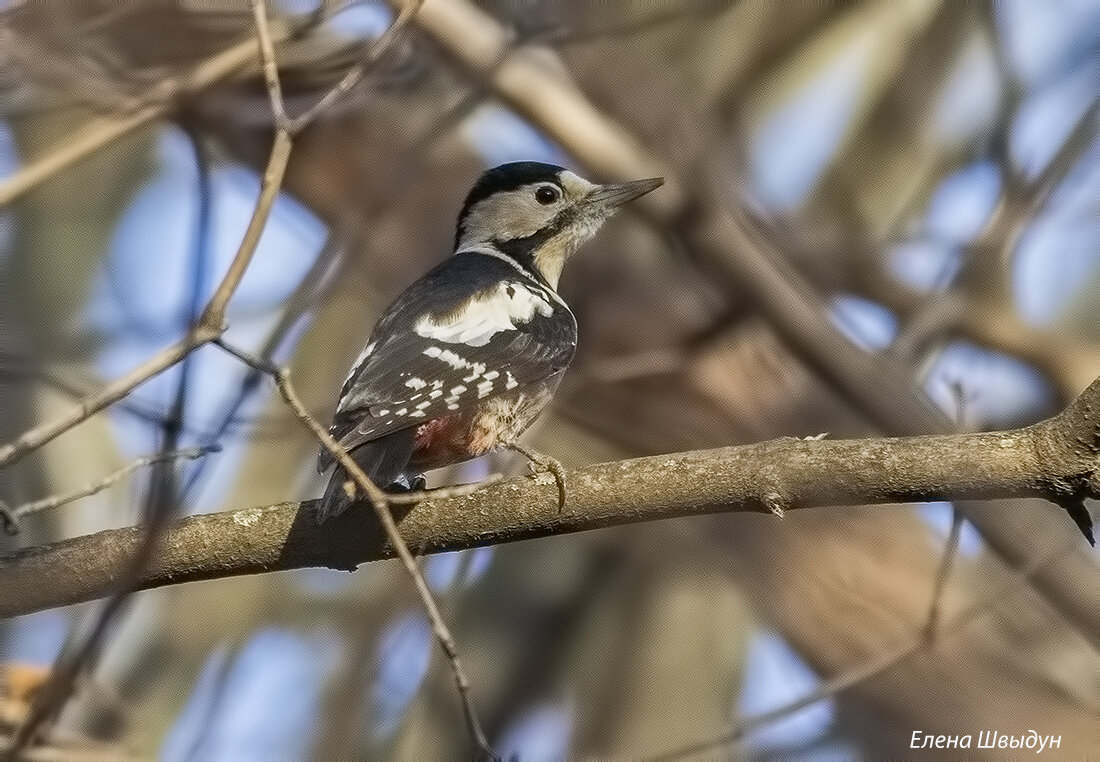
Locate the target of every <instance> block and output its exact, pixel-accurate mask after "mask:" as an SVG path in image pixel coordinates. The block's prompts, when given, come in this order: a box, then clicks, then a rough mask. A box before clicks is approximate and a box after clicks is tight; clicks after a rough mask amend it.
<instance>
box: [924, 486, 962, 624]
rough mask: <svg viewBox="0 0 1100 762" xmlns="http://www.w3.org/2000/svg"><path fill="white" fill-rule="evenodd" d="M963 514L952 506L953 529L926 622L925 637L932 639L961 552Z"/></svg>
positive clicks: (933, 586) (945, 547)
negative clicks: (956, 559) (949, 581)
mask: <svg viewBox="0 0 1100 762" xmlns="http://www.w3.org/2000/svg"><path fill="white" fill-rule="evenodd" d="M962 526H963V515H962V513H961V512H960V511H959V509H958V508H956V507H955V506H954V505H952V506H951V531H950V532H948V534H947V543H946V544H945V545H944V548H943V557H942V558H941V559H940V563H939V567H938V568H937V569H936V581H935V583H934V584H933V585H932V602H931V603H930V604H929V605H928V618H927V619H926V621H925V624H924V637H925V638H926V639H928V640H932V639H933V638H935V637H936V629H937V628H938V627H939V624H940V616H941V614H942V611H941V607H942V605H943V592H944V590H946V589H947V581H948V580H949V579H950V578H951V569H952V567H953V566H954V563H955V557H956V556H957V555H958V553H959V541H960V540H961V539H962Z"/></svg>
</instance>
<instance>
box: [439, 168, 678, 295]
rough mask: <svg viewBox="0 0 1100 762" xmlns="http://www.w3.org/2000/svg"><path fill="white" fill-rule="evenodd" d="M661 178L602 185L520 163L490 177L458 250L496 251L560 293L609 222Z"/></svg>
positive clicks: (465, 219) (465, 221)
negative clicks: (581, 250) (571, 268)
mask: <svg viewBox="0 0 1100 762" xmlns="http://www.w3.org/2000/svg"><path fill="white" fill-rule="evenodd" d="M663 183H664V180H663V179H661V178H653V179H650V180H635V181H634V182H629V183H612V184H608V185H597V184H595V183H591V182H589V181H587V180H585V179H584V178H583V177H580V176H579V175H576V174H574V173H573V172H570V171H569V170H567V169H564V168H562V167H558V166H555V165H553V164H541V163H539V162H534V161H520V162H514V163H512V164H502V165H500V166H499V167H494V168H493V169H490V170H489V171H487V172H485V173H484V174H483V175H482V176H481V177H480V178H479V179H478V181H477V183H476V184H475V185H474V187H473V188H472V189H471V190H470V193H469V195H468V196H467V197H466V203H465V204H464V205H463V207H462V212H461V214H459V217H458V232H457V234H456V236H455V246H456V250H461V249H463V248H468V247H472V246H477V245H486V244H489V245H492V246H495V247H496V248H497V249H499V250H500V251H502V252H504V253H505V254H507V255H509V256H511V257H512V258H514V259H515V260H517V261H518V262H519V263H520V264H522V265H524V266H526V267H533V268H534V269H535V270H537V271H538V273H539V274H540V275H541V276H542V277H543V278H544V279H545V280H546V281H547V283H549V284H550V286H551V287H553V288H557V284H558V278H559V276H560V275H561V269H562V266H563V265H564V264H565V260H566V258H568V257H569V255H570V254H572V253H573V252H574V251H576V249H577V247H578V246H580V245H581V244H582V243H584V242H585V241H587V240H588V239H589V238H591V237H592V236H593V235H595V233H596V231H597V230H599V229H600V225H602V224H603V222H604V220H606V219H607V218H609V217H610V216H611V215H613V214H614V213H615V211H616V210H617V209H618V208H619V207H620V206H622V205H623V204H625V203H626V202H628V201H632V200H633V199H636V198H638V197H639V196H642V195H644V194H646V193H649V192H650V191H651V190H653V189H655V188H658V187H660V186H661V185H662V184H663Z"/></svg>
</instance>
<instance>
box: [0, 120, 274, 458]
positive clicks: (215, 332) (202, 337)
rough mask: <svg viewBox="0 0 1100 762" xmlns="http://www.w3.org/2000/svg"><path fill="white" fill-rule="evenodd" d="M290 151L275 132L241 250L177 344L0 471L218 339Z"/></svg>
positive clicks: (41, 432)
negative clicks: (227, 308) (227, 309)
mask: <svg viewBox="0 0 1100 762" xmlns="http://www.w3.org/2000/svg"><path fill="white" fill-rule="evenodd" d="M290 148H291V143H290V138H289V136H287V135H286V134H285V133H282V132H279V133H276V135H275V144H274V145H273V146H272V149H271V156H270V157H269V158H268V162H267V168H266V169H265V170H264V177H263V186H262V188H261V190H260V197H259V199H258V200H257V202H256V209H255V211H254V212H253V215H252V219H251V220H250V221H249V224H248V230H247V231H246V232H245V236H244V240H242V241H241V246H240V248H239V249H238V250H237V253H236V255H235V256H234V257H233V262H232V263H231V264H230V265H229V270H228V271H227V272H226V274H225V277H224V278H223V279H222V282H221V284H220V285H219V286H218V288H217V289H216V290H215V292H214V295H213V296H212V297H211V298H210V302H209V303H208V304H207V305H206V309H205V310H203V315H202V318H201V319H200V320H199V322H198V323H197V324H196V325H195V326H194V327H193V328H192V329H191V330H190V331H189V332H188V334H187V335H186V336H184V337H183V338H182V339H180V340H179V341H178V342H176V343H175V344H173V345H172V346H170V347H167V348H165V349H163V350H161V351H160V352H158V353H157V354H156V355H154V356H153V357H151V358H149V359H148V360H146V361H145V362H143V363H142V364H141V365H139V366H138V367H136V368H134V369H133V370H132V371H130V372H129V373H127V374H126V375H124V376H122V377H121V378H118V379H116V380H115V381H112V382H111V383H109V384H107V386H105V387H103V388H102V389H100V390H99V391H97V392H93V393H92V394H89V395H88V396H86V397H84V398H83V399H82V400H80V402H79V403H78V404H77V405H76V406H75V407H73V408H72V409H71V410H70V411H69V412H68V413H66V414H65V415H62V416H60V417H59V418H56V419H54V420H52V421H49V422H47V423H44V424H42V425H41V426H36V427H35V428H33V429H31V430H29V431H27V432H25V433H24V434H22V435H21V436H20V437H19V438H17V439H16V440H15V441H14V442H11V443H10V444H6V445H4V446H3V447H0V468H3V467H4V466H6V465H8V464H10V463H12V462H14V461H16V460H18V459H19V458H21V457H23V456H24V455H26V454H27V453H29V452H31V451H33V450H36V449H38V448H39V447H41V446H42V445H44V444H47V443H48V442H51V441H53V440H54V439H56V438H57V437H59V436H61V435H62V434H64V433H65V432H66V431H68V430H69V429H71V428H73V427H74V426H77V425H79V424H80V423H83V422H84V421H86V420H88V418H90V417H92V416H93V415H95V414H96V413H98V412H99V411H100V410H103V409H104V408H106V407H109V406H110V405H112V404H114V403H115V402H118V401H119V400H120V399H122V398H123V397H125V396H126V395H128V394H129V393H130V392H132V391H133V390H134V389H136V388H137V387H138V386H140V385H141V384H143V383H145V382H146V381H148V380H149V379H151V378H153V377H154V376H156V375H158V374H160V373H163V372H164V371H165V370H167V369H168V368H171V367H172V366H173V365H175V364H176V363H178V362H179V361H180V360H182V359H183V358H184V357H186V356H187V355H188V354H189V353H190V352H192V351H194V350H195V349H198V348H199V347H201V346H202V345H203V344H207V343H209V342H211V341H213V340H214V339H216V338H218V337H219V336H220V335H221V334H222V332H223V331H224V330H225V325H224V322H225V308H226V306H227V305H228V303H229V300H230V298H231V297H232V296H233V292H234V291H236V290H237V286H238V285H240V282H241V278H242V277H244V272H245V270H246V269H247V268H248V264H249V263H250V262H251V261H252V255H253V254H254V253H255V251H256V246H257V244H258V243H259V242H260V235H261V233H262V232H263V228H264V225H266V224H267V217H268V215H269V213H270V212H271V206H272V204H274V203H275V197H276V196H277V195H278V193H279V187H280V186H281V185H282V180H283V172H284V171H285V170H286V164H287V160H288V159H289V158H290Z"/></svg>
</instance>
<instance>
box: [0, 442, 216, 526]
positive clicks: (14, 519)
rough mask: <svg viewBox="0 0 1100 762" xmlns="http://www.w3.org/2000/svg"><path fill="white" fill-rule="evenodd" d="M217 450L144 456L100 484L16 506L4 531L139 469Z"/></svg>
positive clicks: (180, 451) (71, 501)
mask: <svg viewBox="0 0 1100 762" xmlns="http://www.w3.org/2000/svg"><path fill="white" fill-rule="evenodd" d="M218 449H219V448H218V447H216V446H213V447H188V448H186V449H183V450H172V451H169V452H158V453H156V454H153V455H143V456H141V457H140V458H135V459H134V460H132V461H130V462H129V463H127V464H126V465H125V466H123V467H122V468H120V469H118V470H117V471H114V472H113V473H110V474H108V475H107V476H105V477H103V478H102V479H100V480H99V481H96V482H92V483H91V484H85V485H84V486H83V487H79V488H77V489H75V490H73V491H71V492H66V493H65V494H63V495H53V496H51V497H46V498H42V499H41V500H35V501H33V502H30V503H24V504H23V505H19V506H16V507H15V508H12V509H11V510H10V512H9V513H10V515H9V516H8V517H7V520H8V522H9V523H8V524H7V526H6V527H5V529H6V530H7V531H8V532H9V534H17V533H18V531H19V530H18V522H19V521H20V520H21V519H22V518H23V517H24V516H27V515H29V514H32V513H38V512H39V511H49V510H53V509H54V508H60V507H61V506H63V505H68V504H69V503H73V502H76V501H77V500H80V499H82V498H85V497H90V496H91V495H94V494H96V493H98V492H102V491H103V490H105V489H107V488H108V487H110V486H111V485H112V484H117V483H118V482H120V481H122V480H123V479H125V478H126V477H127V476H129V475H130V474H132V473H134V471H137V470H138V469H139V468H144V467H146V466H151V465H153V464H155V463H164V462H166V461H170V460H195V459H197V458H201V457H203V456H205V455H208V454H210V453H211V452H217V451H218ZM3 514H4V510H3V507H2V506H0V517H3Z"/></svg>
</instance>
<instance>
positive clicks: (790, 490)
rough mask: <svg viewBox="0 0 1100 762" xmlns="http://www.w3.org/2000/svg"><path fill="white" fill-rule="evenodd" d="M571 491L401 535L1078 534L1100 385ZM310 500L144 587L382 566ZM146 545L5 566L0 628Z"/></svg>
mask: <svg viewBox="0 0 1100 762" xmlns="http://www.w3.org/2000/svg"><path fill="white" fill-rule="evenodd" d="M569 480H570V481H569V484H570V492H569V500H570V502H569V508H568V510H567V511H566V512H565V513H562V514H559V513H558V508H557V499H556V492H555V488H554V485H553V483H552V481H549V480H540V481H535V480H532V479H513V480H510V481H506V482H501V483H498V484H494V485H491V486H489V487H487V488H486V489H485V490H483V491H480V492H477V493H474V494H470V495H463V496H458V497H451V498H447V499H433V500H428V501H425V502H423V503H421V504H419V505H418V506H416V507H415V508H413V509H412V510H411V511H410V512H409V513H408V514H407V515H406V516H405V517H404V518H403V520H402V521H401V533H402V535H403V536H404V538H405V541H406V542H407V543H408V545H409V546H410V547H412V548H415V549H418V550H419V551H421V552H424V553H434V552H439V551H446V550H457V549H460V548H469V547H475V546H481V545H492V544H496V543H502V542H510V541H513V540H522V539H527V538H532V537H545V536H550V535H558V534H566V533H569V532H579V531H584V530H587V529H596V528H600V527H609V526H617V525H621V524H631V523H637V522H642V521H654V520H657V519H665V518H672V517H676V516H689V515H695V514H702V513H719V512H735V511H761V512H774V510H775V509H776V508H779V509H781V510H787V509H793V508H810V507H819V506H828V505H857V504H860V505H862V504H873V503H897V502H920V501H928V500H956V499H960V498H968V499H974V500H989V499H997V498H1006V497H1041V498H1045V499H1047V500H1051V501H1053V502H1056V503H1058V504H1059V505H1062V506H1065V507H1067V508H1070V509H1072V510H1071V513H1074V511H1076V513H1075V514H1074V515H1075V520H1078V521H1079V523H1083V522H1084V521H1085V520H1086V519H1087V517H1088V514H1087V512H1086V511H1085V509H1084V503H1083V501H1084V500H1085V499H1086V498H1093V499H1096V498H1100V379H1098V380H1097V381H1094V382H1093V383H1092V385H1091V386H1089V388H1088V389H1087V390H1086V391H1085V392H1084V393H1083V394H1082V395H1081V396H1080V397H1079V398H1078V399H1077V400H1076V401H1075V402H1074V403H1073V404H1072V405H1071V406H1070V407H1069V408H1067V409H1066V410H1065V411H1064V412H1063V413H1061V414H1059V415H1058V416H1055V417H1054V418H1051V419H1048V420H1046V421H1043V422H1040V423H1037V424H1035V425H1033V426H1029V427H1027V428H1023V429H1016V430H1013V431H1007V432H991V433H978V434H956V435H947V436H924V437H909V438H899V439H853V440H827V439H826V440H822V441H804V440H797V439H779V440H773V441H770V442H764V443H761V444H755V445H746V446H742V447H727V448H722V449H718V450H707V451H700V452H690V453H681V454H676V455H658V456H653V457H648V458H639V459H636V460H628V461H621V462H617V463H604V464H600V465H596V466H589V467H588V468H583V469H580V470H578V471H576V472H574V473H572V474H570V477H569ZM313 502H314V501H306V502H303V503H300V504H299V503H282V504H279V505H271V506H266V507H261V508H247V509H244V510H239V511H230V512H227V513H216V514H210V515H205V516H195V517H192V518H188V519H185V520H183V521H181V522H179V523H178V524H176V526H174V527H173V528H172V529H171V530H170V531H168V532H167V533H166V534H165V536H164V540H163V545H162V548H161V550H160V552H159V553H158V554H157V555H156V558H155V559H154V560H153V562H152V563H151V565H150V566H149V567H148V569H147V571H146V572H145V574H144V576H143V577H142V578H141V580H140V583H139V587H140V588H142V589H147V588H155V587H161V586H164V585H171V584H177V583H180V582H193V581H197V580H205V579H215V578H219V577H229V576H234V575H239V574H257V573H261V572H269V571H280V570H286V569H298V568H303V567H309V566H328V567H332V568H337V569H354V568H355V567H356V566H357V565H359V564H361V563H364V562H367V561H375V560H379V559H384V558H391V557H393V555H394V551H393V548H392V547H391V546H390V545H389V543H388V541H387V540H386V536H385V532H384V531H383V529H382V528H381V526H380V525H379V524H378V522H377V520H376V519H375V518H374V514H373V513H372V512H370V511H367V510H357V511H350V512H348V513H346V514H344V515H342V516H340V517H338V518H337V519H335V520H332V521H329V522H326V523H325V524H324V525H322V526H318V525H317V524H316V522H315V521H314V519H313V515H312V508H313ZM1082 516H1083V517H1084V519H1082V518H1081V517H1082ZM141 537H142V533H141V529H140V528H127V529H114V530H109V531H106V532H100V533H98V534H94V535H89V536H85V537H78V538H75V539H72V540H66V541H63V542H58V543H54V544H52V545H48V546H45V547H40V548H28V549H26V550H22V551H20V552H18V553H16V554H14V555H12V556H9V557H8V558H5V559H0V617H6V616H15V615H18V614H26V613H30V612H33V611H38V610H41V609H45V608H51V607H55V606H64V605H67V604H72V603H78V602H81V601H88V600H92V599H95V598H99V597H101V596H103V595H106V594H108V593H109V592H111V591H112V590H113V589H114V586H115V585H116V583H117V574H118V570H119V569H120V568H122V565H123V562H124V561H125V559H126V558H128V557H129V556H130V555H131V554H132V553H133V552H134V549H135V547H136V546H137V544H138V543H140V541H141Z"/></svg>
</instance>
